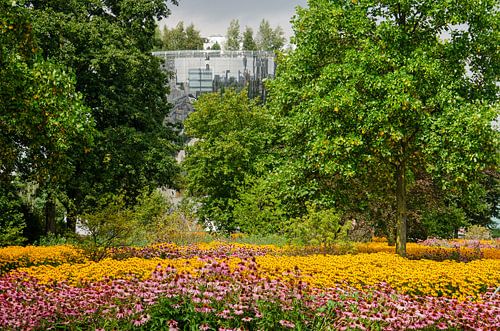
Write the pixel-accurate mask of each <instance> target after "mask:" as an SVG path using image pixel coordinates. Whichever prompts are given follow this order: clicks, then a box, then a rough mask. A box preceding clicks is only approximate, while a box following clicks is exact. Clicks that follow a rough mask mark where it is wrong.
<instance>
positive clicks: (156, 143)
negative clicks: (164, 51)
mask: <svg viewBox="0 0 500 331" xmlns="http://www.w3.org/2000/svg"><path fill="white" fill-rule="evenodd" d="M170 2H171V3H173V4H177V1H170ZM167 4H168V2H167V1H160V0H154V1H150V0H140V1H128V0H120V1H112V2H108V1H106V2H97V3H96V2H95V1H91V0H84V1H78V2H74V1H72V2H65V3H61V2H60V1H55V0H54V1H43V2H39V1H27V2H26V6H30V13H31V16H32V17H33V31H34V36H35V38H36V39H37V41H38V44H39V46H40V47H41V48H42V49H43V56H44V58H50V59H51V60H52V61H55V62H58V63H61V64H62V65H65V66H67V67H69V68H73V69H74V71H75V75H76V90H77V91H79V92H80V93H81V94H82V95H83V100H82V102H83V103H85V105H87V106H88V107H90V110H91V115H90V116H89V117H88V118H90V119H93V120H94V121H95V125H96V129H97V132H96V133H95V134H94V136H93V137H94V145H93V146H87V145H84V144H79V145H78V146H76V147H75V148H73V149H71V151H70V152H69V153H67V154H66V155H67V158H68V161H70V164H71V165H72V167H73V168H74V169H77V170H78V171H77V172H76V173H75V172H72V171H68V172H65V174H66V175H67V176H68V177H69V178H68V179H67V180H66V181H64V183H60V185H59V186H58V187H57V191H59V192H64V193H65V195H66V196H67V199H65V201H64V208H65V209H66V210H67V211H68V218H69V220H70V223H72V224H73V226H74V224H75V217H76V215H77V214H80V213H82V212H83V211H84V210H86V209H88V208H89V207H91V206H90V205H86V203H87V202H88V201H91V200H92V199H89V197H100V196H105V195H107V194H119V192H126V195H127V196H126V197H125V202H126V203H127V204H128V205H133V204H134V203H135V198H136V196H137V195H139V194H140V193H141V192H142V190H143V189H144V187H160V186H164V185H168V186H174V181H175V179H174V177H175V176H176V174H177V171H178V167H177V165H176V162H175V161H174V159H173V154H174V153H175V150H176V147H175V146H174V145H173V144H172V140H174V134H173V132H172V131H171V130H170V129H168V128H166V127H164V126H163V124H162V123H163V119H164V117H165V115H166V114H167V113H168V111H169V107H170V106H169V105H168V103H167V100H166V93H167V89H166V85H167V84H166V82H167V77H166V75H165V74H164V73H163V72H162V71H161V69H160V67H159V60H158V59H157V58H155V57H153V56H152V55H151V54H150V50H151V49H152V48H153V42H154V34H155V28H156V25H157V24H156V22H157V20H158V19H161V18H162V17H165V16H166V15H168V14H169V13H170V11H169V9H168V7H167ZM51 192H53V191H51ZM56 193H57V192H56ZM56 195H57V197H60V195H59V194H56Z"/></svg>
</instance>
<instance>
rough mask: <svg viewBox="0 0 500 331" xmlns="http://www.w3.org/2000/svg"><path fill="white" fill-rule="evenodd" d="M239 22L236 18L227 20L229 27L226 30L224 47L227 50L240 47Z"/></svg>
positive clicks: (235, 49)
mask: <svg viewBox="0 0 500 331" xmlns="http://www.w3.org/2000/svg"><path fill="white" fill-rule="evenodd" d="M240 41H241V36H240V22H239V21H238V20H236V19H233V20H231V22H229V27H228V28H227V32H226V45H225V49H226V50H228V51H238V50H239V49H240Z"/></svg>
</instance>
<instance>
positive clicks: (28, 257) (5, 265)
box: [0, 245, 86, 275]
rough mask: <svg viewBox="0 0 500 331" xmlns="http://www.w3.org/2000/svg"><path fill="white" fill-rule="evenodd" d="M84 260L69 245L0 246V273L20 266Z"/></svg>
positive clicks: (78, 251) (77, 251) (76, 250)
mask: <svg viewBox="0 0 500 331" xmlns="http://www.w3.org/2000/svg"><path fill="white" fill-rule="evenodd" d="M85 260H86V259H85V257H84V256H83V255H82V253H81V251H80V250H78V249H77V248H75V247H73V246H70V245H60V246H48V247H45V246H26V247H21V246H10V247H4V248H0V275H1V274H2V273H4V272H7V271H9V270H13V269H17V268H20V267H29V266H35V265H59V264H61V263H80V262H84V261H85Z"/></svg>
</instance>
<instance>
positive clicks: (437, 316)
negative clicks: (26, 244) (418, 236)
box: [0, 242, 500, 331]
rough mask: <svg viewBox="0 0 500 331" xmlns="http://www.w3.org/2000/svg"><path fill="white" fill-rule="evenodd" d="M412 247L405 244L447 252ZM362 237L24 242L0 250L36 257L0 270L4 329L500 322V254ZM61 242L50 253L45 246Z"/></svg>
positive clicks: (0, 325) (486, 326)
mask: <svg viewBox="0 0 500 331" xmlns="http://www.w3.org/2000/svg"><path fill="white" fill-rule="evenodd" d="M363 245H364V246H363ZM413 245H417V244H412V245H409V251H410V252H416V251H417V249H418V250H421V251H422V252H433V251H432V250H433V249H436V248H439V249H441V247H430V246H423V245H420V246H413ZM356 246H357V247H356V248H357V249H360V247H361V248H363V247H366V248H367V250H368V249H370V250H372V251H371V253H370V254H368V253H359V254H354V255H352V254H346V255H328V254H310V255H306V254H304V253H305V252H308V250H307V249H306V250H304V251H302V254H300V255H292V253H293V252H298V248H297V247H284V248H277V247H274V246H253V245H243V244H224V243H220V242H215V243H208V244H197V245H189V246H176V245H172V244H160V245H154V246H149V247H144V248H121V249H119V250H115V251H113V252H111V254H110V256H114V257H115V259H112V258H107V259H104V260H102V261H100V262H91V261H84V260H83V258H82V256H81V255H78V254H77V253H78V252H77V251H76V250H74V252H76V253H75V255H72V254H66V255H65V254H63V253H62V252H64V249H61V248H54V247H49V248H46V250H43V249H41V250H36V249H34V248H27V250H26V252H34V255H33V256H30V255H29V253H26V255H23V254H20V253H19V252H20V251H22V250H19V248H17V247H14V248H13V251H12V253H9V254H10V255H8V254H6V253H5V254H4V255H3V256H4V257H5V256H11V258H10V259H11V260H10V261H17V260H21V261H28V262H26V264H25V265H32V266H31V267H22V268H17V269H16V270H13V271H10V272H9V273H5V274H4V275H3V276H0V329H1V330H47V329H61V330H99V331H101V330H236V329H240V330H259V329H260V330H286V329H302V330H304V329H306V330H323V329H334V330H365V329H366V330H402V329H417V330H418V329H421V330H436V329H452V330H463V329H467V330H468V329H471V330H472V329H478V330H479V329H481V330H498V329H499V328H500V295H498V294H497V295H495V296H494V295H493V292H494V290H495V288H496V287H497V286H498V285H499V284H500V259H480V260H474V261H471V262H467V263H464V262H458V261H451V260H449V261H443V262H438V261H431V260H426V259H419V260H411V259H405V258H401V257H399V256H397V255H395V254H393V253H392V247H388V246H386V244H384V243H369V244H359V245H356ZM58 249H60V252H61V253H60V255H57V254H53V255H52V256H53V259H51V260H47V258H43V257H42V256H44V255H43V254H41V253H40V252H50V251H51V250H52V251H53V252H57V251H58ZM387 249H390V250H391V253H387V252H385V250H387ZM447 249H448V248H447ZM451 249H455V248H451ZM484 249H493V250H495V249H496V248H484ZM4 250H7V251H8V248H6V249H4ZM361 250H362V249H361ZM377 250H380V251H381V252H377ZM412 250H414V251H412ZM68 252H73V250H71V249H70V250H69V251H68ZM336 252H338V251H336ZM427 254H428V253H427ZM19 256H24V257H23V258H22V259H19ZM16 259H17V260H16ZM65 259H67V260H65ZM6 260H8V259H6ZM67 261H69V262H67ZM37 264H38V265H37ZM57 264H59V265H57ZM20 265H22V264H21V263H20Z"/></svg>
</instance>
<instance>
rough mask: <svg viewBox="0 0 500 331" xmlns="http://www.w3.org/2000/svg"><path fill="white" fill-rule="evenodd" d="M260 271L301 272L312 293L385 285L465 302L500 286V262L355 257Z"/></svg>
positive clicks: (265, 264)
mask: <svg viewBox="0 0 500 331" xmlns="http://www.w3.org/2000/svg"><path fill="white" fill-rule="evenodd" d="M256 260H257V263H258V264H259V270H261V271H262V272H263V273H264V274H268V275H273V274H274V275H277V274H282V273H285V274H286V273H291V274H290V277H291V278H292V280H293V279H295V278H296V277H295V276H293V272H294V270H295V269H296V268H298V269H299V270H300V274H301V277H300V278H299V279H301V280H302V281H305V282H307V283H310V284H312V285H313V286H316V287H321V288H325V287H332V286H334V285H336V284H342V283H344V282H346V283H348V284H350V285H351V286H354V287H357V288H360V289H361V288H363V287H365V286H370V285H375V284H378V283H381V282H386V283H387V284H389V285H390V286H391V287H393V288H395V289H397V290H399V291H401V292H403V293H408V294H417V295H431V296H446V297H452V298H458V299H459V300H464V299H465V298H466V297H468V296H471V297H477V295H478V294H479V293H480V292H484V290H485V289H486V288H489V287H494V286H498V284H499V283H500V261H499V260H476V261H472V262H469V263H461V262H455V261H444V262H436V261H430V260H408V259H405V258H402V257H400V256H397V255H395V254H389V253H375V254H357V255H337V256H334V255H310V256H271V255H267V256H259V257H257V258H256Z"/></svg>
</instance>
